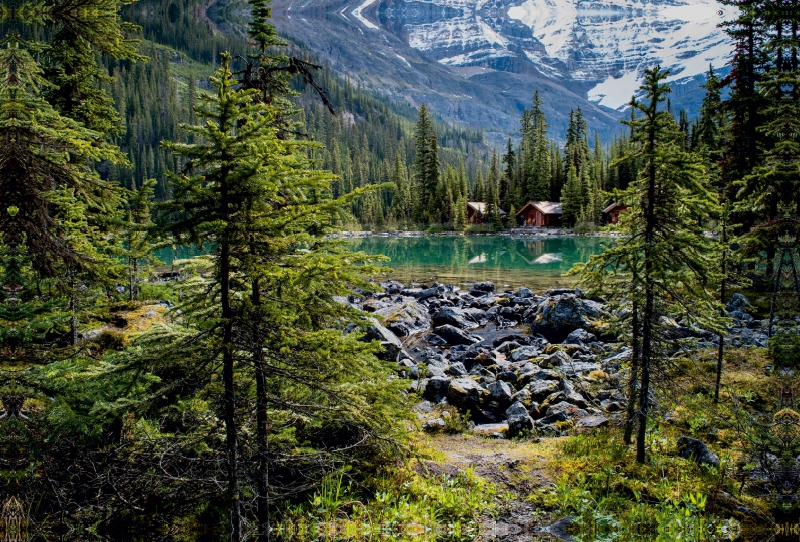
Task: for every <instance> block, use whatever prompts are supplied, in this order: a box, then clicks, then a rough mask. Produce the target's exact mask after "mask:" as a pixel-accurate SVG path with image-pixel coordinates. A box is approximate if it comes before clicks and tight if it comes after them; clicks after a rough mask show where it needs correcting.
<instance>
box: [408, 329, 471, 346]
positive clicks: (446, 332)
mask: <svg viewBox="0 0 800 542" xmlns="http://www.w3.org/2000/svg"><path fill="white" fill-rule="evenodd" d="M433 332H434V333H435V334H436V335H438V336H439V337H441V338H443V339H444V340H445V341H446V342H447V344H475V343H477V342H481V340H482V339H481V338H480V337H478V336H477V335H471V334H469V333H467V332H465V331H462V330H460V329H458V328H457V327H454V326H451V325H450V324H445V325H443V326H439V327H437V328H435V329H434V330H433ZM398 342H399V341H398Z"/></svg>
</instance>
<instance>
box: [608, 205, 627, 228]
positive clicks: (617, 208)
mask: <svg viewBox="0 0 800 542" xmlns="http://www.w3.org/2000/svg"><path fill="white" fill-rule="evenodd" d="M627 210H628V206H627V205H625V204H623V203H619V202H614V203H612V204H611V205H609V206H608V207H606V208H605V209H603V219H604V220H605V222H606V224H616V223H617V222H619V215H620V213H624V212H625V211H627Z"/></svg>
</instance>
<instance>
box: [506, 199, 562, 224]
mask: <svg viewBox="0 0 800 542" xmlns="http://www.w3.org/2000/svg"><path fill="white" fill-rule="evenodd" d="M562 214H563V211H562V210H561V204H560V203H558V202H555V201H529V202H528V203H526V204H525V205H523V206H522V209H520V210H519V211H517V223H518V224H521V225H523V226H540V227H545V228H557V227H559V226H561V215H562Z"/></svg>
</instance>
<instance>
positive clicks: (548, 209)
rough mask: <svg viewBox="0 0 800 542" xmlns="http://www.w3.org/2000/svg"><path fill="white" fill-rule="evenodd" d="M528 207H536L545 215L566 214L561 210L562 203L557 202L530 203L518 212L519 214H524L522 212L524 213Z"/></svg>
mask: <svg viewBox="0 0 800 542" xmlns="http://www.w3.org/2000/svg"><path fill="white" fill-rule="evenodd" d="M528 207H534V208H536V209H538V210H539V212H541V213H542V214H544V215H560V214H564V211H562V210H561V203H560V202H557V201H529V202H528V203H526V204H525V205H523V206H522V209H520V210H519V211H517V214H520V213H522V211H524V210H525V209H527V208H528Z"/></svg>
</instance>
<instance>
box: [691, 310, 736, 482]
mask: <svg viewBox="0 0 800 542" xmlns="http://www.w3.org/2000/svg"><path fill="white" fill-rule="evenodd" d="M742 297H744V296H742ZM678 455H680V456H681V457H682V458H684V459H691V460H693V461H694V462H695V463H697V464H698V465H705V466H708V467H719V457H717V454H715V453H714V452H712V451H711V450H709V449H708V446H706V444H705V442H703V441H702V440H697V439H695V438H691V437H680V438H678Z"/></svg>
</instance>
